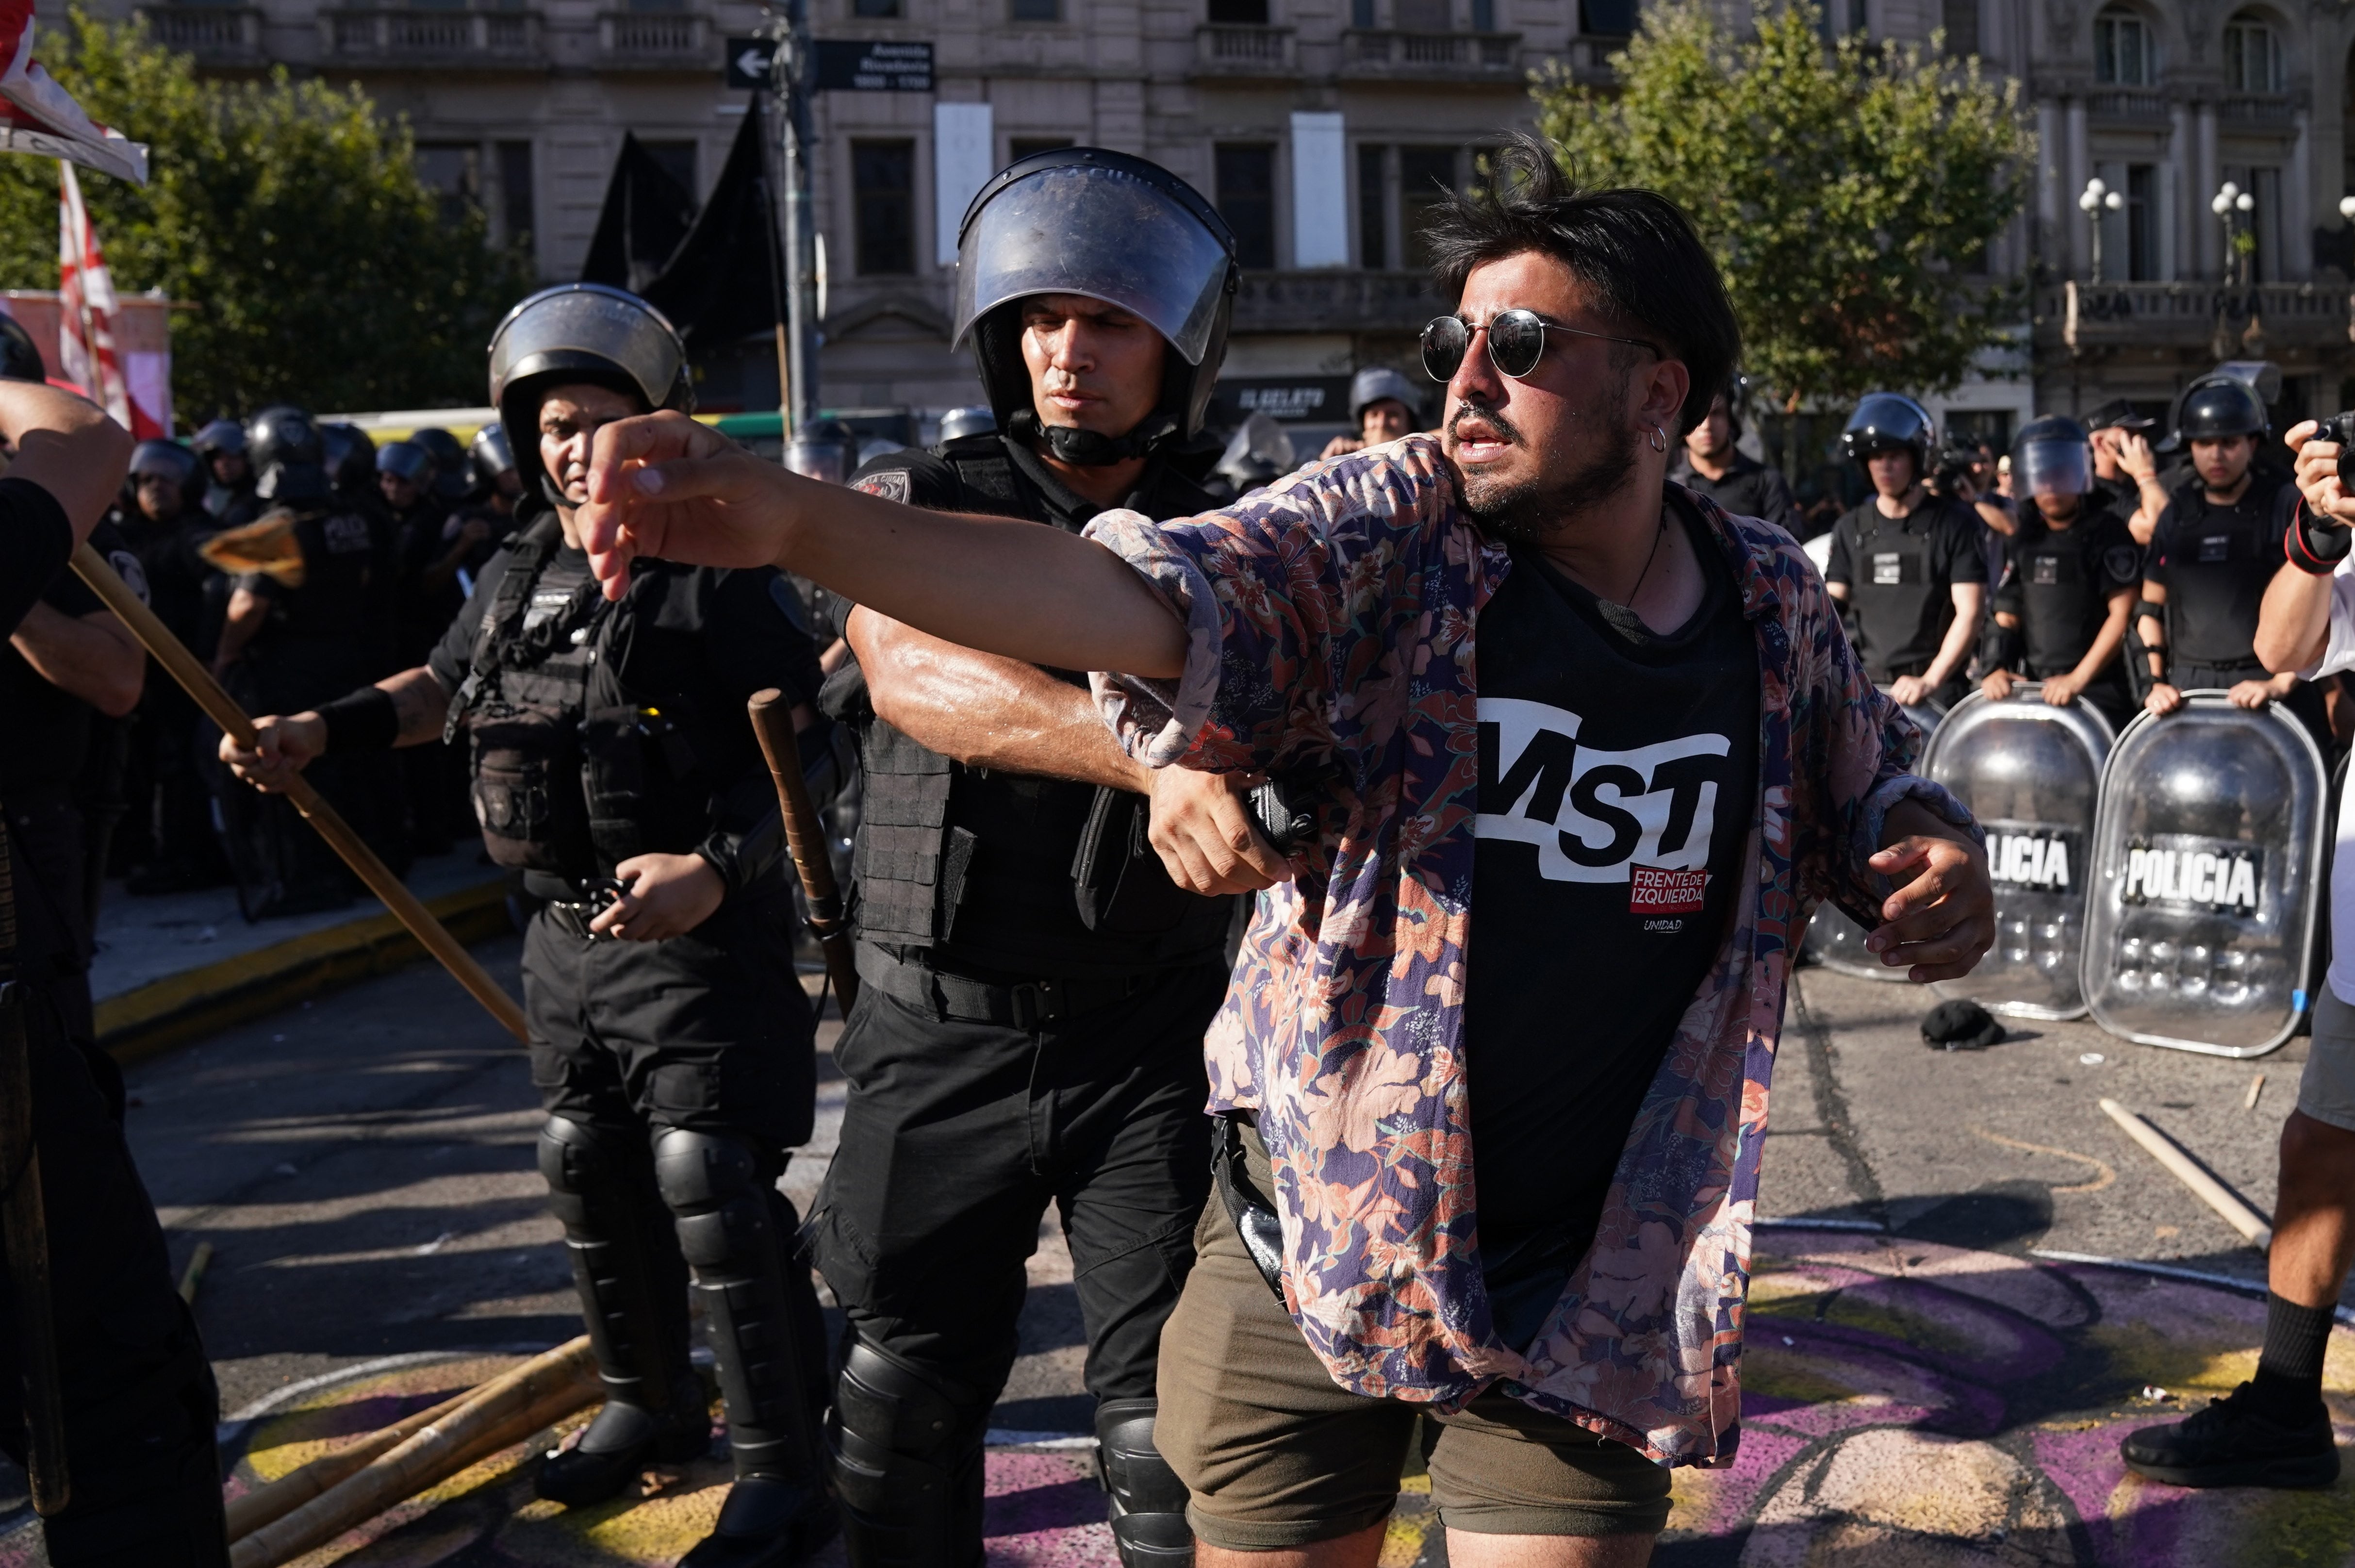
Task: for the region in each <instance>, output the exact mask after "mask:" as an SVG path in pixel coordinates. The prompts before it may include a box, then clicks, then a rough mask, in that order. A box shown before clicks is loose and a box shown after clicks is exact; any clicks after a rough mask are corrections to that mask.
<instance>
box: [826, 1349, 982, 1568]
mask: <svg viewBox="0 0 2355 1568" xmlns="http://www.w3.org/2000/svg"><path fill="white" fill-rule="evenodd" d="M989 1406H990V1400H989V1399H988V1397H987V1396H986V1395H985V1394H983V1393H982V1392H980V1391H978V1390H975V1389H973V1388H969V1387H967V1386H965V1385H964V1384H962V1383H958V1382H955V1381H952V1380H949V1379H946V1378H942V1377H939V1376H937V1375H935V1374H933V1373H932V1372H929V1371H924V1370H922V1369H921V1368H919V1367H916V1366H915V1365H913V1364H912V1363H911V1362H908V1361H905V1360H901V1359H900V1358H899V1357H897V1356H894V1355H892V1354H890V1352H889V1351H886V1350H883V1349H879V1348H878V1347H877V1346H874V1345H870V1344H868V1342H867V1341H866V1340H865V1339H862V1338H860V1337H859V1336H858V1331H857V1329H855V1328H854V1329H853V1330H852V1331H851V1335H850V1341H849V1348H848V1350H847V1353H846V1354H845V1355H844V1357H843V1362H842V1371H841V1374H840V1376H839V1377H837V1380H836V1382H835V1393H834V1412H833V1414H832V1416H831V1417H830V1419H829V1421H828V1427H829V1432H828V1435H829V1437H831V1438H832V1440H833V1441H832V1444H831V1446H832V1448H833V1450H834V1470H835V1485H836V1488H837V1491H838V1492H839V1494H840V1496H841V1498H842V1501H843V1504H844V1507H845V1509H846V1510H847V1515H848V1517H847V1519H846V1520H845V1530H844V1535H845V1541H846V1544H847V1546H848V1547H849V1550H850V1556H851V1561H852V1563H854V1564H856V1565H857V1568H901V1565H903V1564H905V1565H906V1568H933V1565H935V1564H946V1563H959V1562H963V1561H964V1560H965V1559H968V1558H977V1556H978V1548H979V1546H980V1543H981V1537H980V1529H981V1518H980V1504H981V1496H980V1494H981V1485H980V1482H981V1470H980V1455H981V1444H982V1438H983V1435H984V1434H985V1432H986V1427H987V1423H988V1419H989ZM968 1535H970V1537H971V1540H970V1541H966V1540H965V1539H964V1537H966V1536H968Z"/></svg>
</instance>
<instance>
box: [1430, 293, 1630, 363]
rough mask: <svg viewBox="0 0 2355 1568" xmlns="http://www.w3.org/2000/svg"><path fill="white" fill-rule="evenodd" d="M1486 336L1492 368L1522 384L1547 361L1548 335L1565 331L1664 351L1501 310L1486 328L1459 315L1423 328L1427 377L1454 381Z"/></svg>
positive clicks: (1519, 311)
mask: <svg viewBox="0 0 2355 1568" xmlns="http://www.w3.org/2000/svg"><path fill="white" fill-rule="evenodd" d="M1482 332H1486V333H1487V335H1488V363H1489V364H1491V365H1494V366H1495V367H1496V368H1497V373H1498V374H1499V375H1505V376H1510V377H1511V378H1512V379H1514V380H1516V381H1518V380H1520V379H1523V378H1524V377H1526V376H1528V375H1529V372H1531V371H1532V370H1535V369H1536V368H1538V361H1539V360H1540V359H1541V358H1543V357H1545V346H1546V334H1547V333H1549V332H1567V333H1569V334H1570V335H1571V336H1573V337H1599V338H1601V339H1602V340H1603V341H1604V342H1605V343H1624V344H1626V345H1627V346H1628V347H1631V348H1641V349H1645V350H1646V351H1648V352H1650V353H1652V354H1656V355H1657V354H1658V353H1659V352H1660V351H1659V349H1658V348H1657V347H1654V346H1653V345H1651V344H1649V343H1646V342H1645V341H1643V340H1642V339H1641V338H1636V337H1614V336H1611V335H1610V334H1609V333H1607V332H1589V331H1587V330H1586V329H1585V328H1583V327H1578V326H1564V325H1561V323H1560V322H1553V321H1548V320H1546V319H1545V318H1544V317H1542V316H1540V315H1538V313H1537V312H1535V311H1533V310H1523V309H1520V308H1519V307H1518V306H1516V307H1515V308H1513V309H1511V310H1500V311H1498V312H1497V314H1496V315H1492V316H1490V317H1489V318H1488V321H1487V325H1485V326H1476V325H1473V324H1472V323H1470V322H1468V321H1466V320H1465V319H1464V318H1463V317H1462V316H1460V315H1442V316H1435V317H1433V319H1432V320H1431V321H1430V322H1428V323H1426V324H1425V325H1424V326H1423V374H1424V375H1426V376H1429V377H1430V378H1431V379H1433V380H1434V381H1443V382H1444V381H1452V380H1454V379H1455V372H1456V371H1457V370H1458V369H1460V368H1463V364H1464V356H1465V355H1466V354H1469V353H1470V352H1471V351H1472V339H1473V338H1474V337H1476V336H1478V335H1479V334H1481V333H1482Z"/></svg>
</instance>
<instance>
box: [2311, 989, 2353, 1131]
mask: <svg viewBox="0 0 2355 1568" xmlns="http://www.w3.org/2000/svg"><path fill="white" fill-rule="evenodd" d="M2297 1108H2298V1109H2299V1110H2301V1111H2304V1112H2305V1113H2306V1114H2307V1115H2309V1116H2312V1117H2313V1118H2314V1119H2315V1120H2316V1121H2318V1122H2328V1124H2329V1125H2332V1126H2334V1127H2339V1128H2343V1129H2344V1130H2346V1131H2348V1132H2350V1133H2355V1008H2350V1007H2349V1006H2348V1005H2347V1004H2346V1003H2345V1002H2342V1001H2340V1000H2339V997H2338V994H2337V993H2335V992H2334V991H2332V990H2331V988H2330V983H2329V982H2328V980H2326V981H2324V982H2323V983H2322V987H2321V989H2320V991H2319V993H2318V1000H2317V1001H2316V1002H2315V1004H2314V1038H2313V1039H2312V1040H2309V1041H2307V1051H2306V1072H2304V1073H2303V1074H2302V1075H2301V1076H2300V1077H2299V1079H2298V1081H2297Z"/></svg>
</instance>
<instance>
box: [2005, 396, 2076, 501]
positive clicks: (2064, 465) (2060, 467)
mask: <svg viewBox="0 0 2355 1568" xmlns="http://www.w3.org/2000/svg"><path fill="white" fill-rule="evenodd" d="M2088 439H2089V438H2088V437H2087V436H2086V434H2085V427H2084V426H2083V425H2081V424H2079V423H2078V422H2077V421H2075V420H2073V419H2065V418H2063V417H2062V416H2061V415H2059V414H2046V415H2045V416H2044V417H2043V418H2042V419H2035V420H2030V421H2028V422H2027V423H2026V424H2024V425H2022V426H2020V427H2019V434H2018V435H2016V436H2014V437H2013V438H2012V443H2011V473H2012V493H2013V494H2014V495H2018V496H2023V497H2027V498H2031V499H2032V498H2033V497H2034V496H2036V495H2037V494H2038V493H2039V492H2040V491H2042V492H2050V493H2052V494H2057V495H2063V496H2082V495H2083V494H2084V493H2085V492H2086V491H2087V490H2088V489H2091V488H2092V487H2093V483H2094V464H2093V453H2092V452H2091V450H2090V449H2089V447H2088V446H2087V444H2086V443H2087V441H2088Z"/></svg>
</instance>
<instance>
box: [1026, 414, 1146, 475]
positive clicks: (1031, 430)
mask: <svg viewBox="0 0 2355 1568" xmlns="http://www.w3.org/2000/svg"><path fill="white" fill-rule="evenodd" d="M1011 423H1012V426H1013V428H1012V431H1011V433H1012V434H1013V435H1014V436H1015V438H1016V439H1017V440H1021V441H1030V442H1035V443H1039V445H1042V446H1044V447H1045V448H1046V449H1047V455H1048V456H1050V457H1051V458H1053V459H1054V460H1055V461H1056V462H1058V463H1068V464H1071V466H1072V467H1074V468H1108V467H1110V466H1111V465H1112V464H1115V463H1125V462H1127V461H1128V460H1129V459H1130V458H1132V457H1144V456H1146V455H1148V454H1149V453H1151V452H1152V451H1153V449H1154V448H1155V447H1156V446H1157V445H1159V444H1160V443H1161V442H1162V441H1163V440H1164V439H1166V438H1167V436H1168V435H1169V434H1170V433H1171V432H1174V431H1176V430H1177V421H1176V420H1175V419H1173V418H1171V417H1170V416H1169V415H1167V414H1163V413H1156V414H1151V415H1148V416H1146V420H1145V422H1144V423H1142V424H1140V425H1138V426H1137V427H1136V428H1135V430H1132V431H1130V432H1128V433H1127V434H1126V435H1104V434H1102V433H1100V432H1096V431H1092V430H1079V429H1076V428H1074V427H1073V426H1071V425H1060V424H1042V423H1040V422H1039V416H1038V414H1037V413H1036V412H1034V411H1030V410H1027V409H1026V410H1024V411H1022V412H1020V413H1018V414H1016V415H1015V416H1014V418H1013V420H1012V421H1011Z"/></svg>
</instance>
